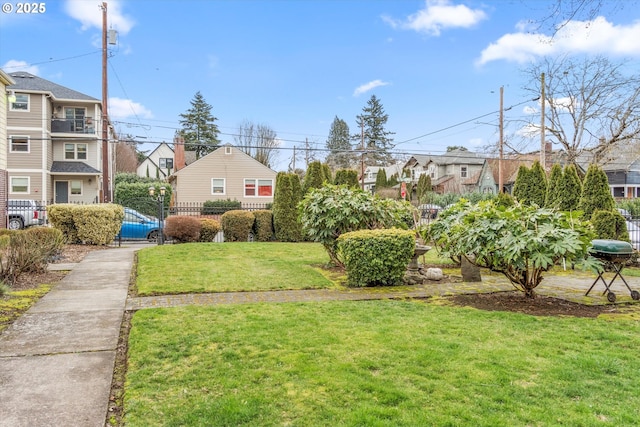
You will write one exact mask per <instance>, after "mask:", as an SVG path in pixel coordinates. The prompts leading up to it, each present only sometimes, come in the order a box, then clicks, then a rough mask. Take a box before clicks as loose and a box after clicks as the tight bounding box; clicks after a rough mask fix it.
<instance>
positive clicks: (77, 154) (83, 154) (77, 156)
mask: <svg viewBox="0 0 640 427" xmlns="http://www.w3.org/2000/svg"><path fill="white" fill-rule="evenodd" d="M64 158H65V160H87V144H72V143H67V144H64Z"/></svg>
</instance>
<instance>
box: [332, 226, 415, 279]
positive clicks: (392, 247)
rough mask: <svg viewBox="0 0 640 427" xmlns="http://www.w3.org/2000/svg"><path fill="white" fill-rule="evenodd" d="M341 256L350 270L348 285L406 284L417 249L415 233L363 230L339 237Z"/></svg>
mask: <svg viewBox="0 0 640 427" xmlns="http://www.w3.org/2000/svg"><path fill="white" fill-rule="evenodd" d="M337 244H338V257H339V258H340V259H341V261H342V262H343V264H344V266H345V268H346V271H347V285H348V286H353V287H361V286H376V285H380V286H389V285H399V284H402V279H403V278H404V274H405V272H406V270H407V266H408V265H409V262H410V261H411V258H412V257H413V254H414V251H415V247H416V235H415V232H414V231H411V230H400V229H395V228H392V229H380V230H359V231H352V232H348V233H344V234H342V235H340V237H338V240H337Z"/></svg>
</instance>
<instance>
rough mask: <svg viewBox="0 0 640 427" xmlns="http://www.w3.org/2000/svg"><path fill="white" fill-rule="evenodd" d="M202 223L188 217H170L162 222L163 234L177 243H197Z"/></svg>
mask: <svg viewBox="0 0 640 427" xmlns="http://www.w3.org/2000/svg"><path fill="white" fill-rule="evenodd" d="M201 231H202V221H201V220H199V219H198V218H195V217H192V216H188V215H172V216H170V217H169V218H167V219H166V220H165V222H164V234H165V236H167V237H170V238H172V239H174V240H175V241H176V242H177V243H187V242H197V241H199V240H200V232H201Z"/></svg>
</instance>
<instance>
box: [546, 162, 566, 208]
mask: <svg viewBox="0 0 640 427" xmlns="http://www.w3.org/2000/svg"><path fill="white" fill-rule="evenodd" d="M562 175H563V174H562V166H560V165H559V164H557V163H556V164H554V165H553V167H552V168H551V174H550V175H549V188H548V189H547V199H546V201H545V206H546V207H548V208H555V209H560V204H561V203H562V179H563V178H562Z"/></svg>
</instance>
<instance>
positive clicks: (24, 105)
mask: <svg viewBox="0 0 640 427" xmlns="http://www.w3.org/2000/svg"><path fill="white" fill-rule="evenodd" d="M9 109H10V110H11V111H29V94H27V93H16V100H15V101H13V102H12V103H11V106H10V108H9Z"/></svg>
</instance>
